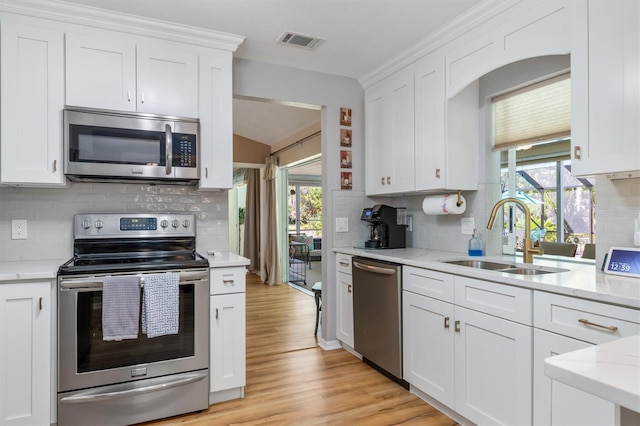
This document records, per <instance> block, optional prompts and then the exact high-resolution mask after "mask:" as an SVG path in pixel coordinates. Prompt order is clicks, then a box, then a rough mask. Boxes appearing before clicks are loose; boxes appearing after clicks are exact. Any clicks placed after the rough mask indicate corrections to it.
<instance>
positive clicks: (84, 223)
mask: <svg viewBox="0 0 640 426" xmlns="http://www.w3.org/2000/svg"><path fill="white" fill-rule="evenodd" d="M82 228H83V229H89V228H91V221H90V220H89V219H85V220H83V221H82Z"/></svg>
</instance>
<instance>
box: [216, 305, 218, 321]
mask: <svg viewBox="0 0 640 426" xmlns="http://www.w3.org/2000/svg"><path fill="white" fill-rule="evenodd" d="M216 319H218V308H216Z"/></svg>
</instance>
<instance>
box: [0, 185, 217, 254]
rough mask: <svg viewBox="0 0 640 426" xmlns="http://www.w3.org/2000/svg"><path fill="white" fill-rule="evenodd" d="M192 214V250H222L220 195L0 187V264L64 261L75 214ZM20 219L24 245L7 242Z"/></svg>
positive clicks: (190, 190)
mask: <svg viewBox="0 0 640 426" xmlns="http://www.w3.org/2000/svg"><path fill="white" fill-rule="evenodd" d="M121 212H123V213H145V212H176V213H183V212H184V213H193V214H195V215H196V222H197V250H198V251H202V252H204V251H206V250H209V249H215V250H223V251H224V250H227V249H228V244H229V243H228V241H229V236H228V235H229V224H228V219H227V218H228V201H227V192H226V191H215V192H208V191H206V192H205V191H197V190H196V189H195V188H194V187H188V186H179V185H149V184H120V183H70V186H69V188H22V187H17V188H16V187H0V261H16V260H33V259H39V260H49V259H68V258H70V257H71V256H72V252H73V215H74V214H77V213H121ZM13 219H26V220H27V235H28V239H26V240H12V239H11V220H13Z"/></svg>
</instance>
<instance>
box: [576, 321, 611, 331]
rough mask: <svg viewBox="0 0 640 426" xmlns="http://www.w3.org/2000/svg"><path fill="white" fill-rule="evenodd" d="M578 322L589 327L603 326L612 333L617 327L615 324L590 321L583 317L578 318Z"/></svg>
mask: <svg viewBox="0 0 640 426" xmlns="http://www.w3.org/2000/svg"><path fill="white" fill-rule="evenodd" d="M578 322H579V323H582V324H584V325H586V326H590V327H598V328H604V329H605V330H607V331H610V332H612V333H615V332H616V331H618V327H616V326H615V325H602V324H596V323H595V322H591V321H589V320H587V319H584V318H580V319H579V320H578Z"/></svg>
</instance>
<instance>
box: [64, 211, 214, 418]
mask: <svg viewBox="0 0 640 426" xmlns="http://www.w3.org/2000/svg"><path fill="white" fill-rule="evenodd" d="M195 228H196V224H195V216H194V215H189V214H86V215H84V214H81V215H76V216H75V217H74V257H73V258H72V259H71V260H69V261H68V262H66V263H65V264H63V265H62V266H60V268H59V271H58V424H59V425H61V426H65V425H76V424H77V425H87V424H96V425H97V424H99V425H125V424H132V423H139V422H143V421H148V420H153V419H157V418H162V417H168V416H173V415H177V414H182V413H186V412H191V411H197V410H203V409H206V408H207V407H208V387H209V386H208V384H209V378H208V375H209V373H208V362H209V349H208V341H209V340H208V335H209V297H208V295H209V269H208V266H209V263H208V261H207V259H206V258H204V257H203V256H201V255H199V254H198V253H197V252H196V251H195V244H196V229H195ZM165 273H172V274H173V276H174V277H175V276H176V275H177V276H179V281H178V282H179V284H178V286H177V288H178V289H179V290H176V293H178V294H179V296H178V297H177V299H178V305H179V309H178V312H179V319H178V327H177V333H175V334H168V335H161V336H159V337H153V338H150V337H148V336H147V335H145V334H143V333H140V334H139V335H137V337H136V336H134V337H133V338H127V339H123V340H108V339H105V338H104V336H103V284H104V281H105V279H106V277H120V278H122V277H129V278H128V279H129V282H130V281H131V280H137V281H136V282H139V285H140V299H141V300H142V293H143V291H144V282H145V279H147V280H148V281H149V280H151V279H152V276H156V277H157V274H165ZM133 277H135V278H133ZM133 288H134V296H135V297H136V298H137V297H138V295H136V294H135V293H136V292H137V290H135V289H136V288H137V287H135V285H133ZM175 288H176V287H175V286H174V289H175Z"/></svg>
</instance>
